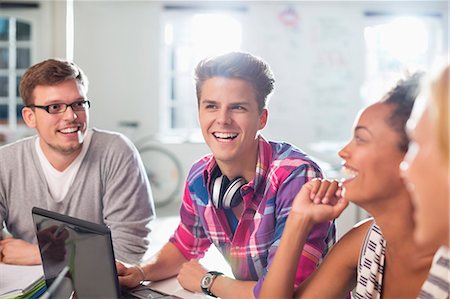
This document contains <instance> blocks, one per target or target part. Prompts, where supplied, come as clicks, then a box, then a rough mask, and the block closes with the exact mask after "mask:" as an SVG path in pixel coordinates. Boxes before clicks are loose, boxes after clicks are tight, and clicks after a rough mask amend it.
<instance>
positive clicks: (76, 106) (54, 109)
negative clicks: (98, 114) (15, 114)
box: [27, 100, 91, 114]
mask: <svg viewBox="0 0 450 299" xmlns="http://www.w3.org/2000/svg"><path fill="white" fill-rule="evenodd" d="M69 106H70V108H72V110H73V111H86V110H88V109H89V108H90V107H91V102H90V101H88V100H84V101H77V102H73V103H72V104H66V103H53V104H50V105H46V106H40V105H34V104H31V105H29V106H27V107H30V108H40V109H44V110H45V111H47V112H48V113H50V114H58V113H64V112H66V110H67V107H69Z"/></svg>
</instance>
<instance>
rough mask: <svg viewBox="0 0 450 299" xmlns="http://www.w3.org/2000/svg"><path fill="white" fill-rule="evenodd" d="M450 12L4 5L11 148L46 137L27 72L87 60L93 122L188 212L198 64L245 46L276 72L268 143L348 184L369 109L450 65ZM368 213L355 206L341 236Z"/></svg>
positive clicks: (164, 211) (364, 7) (2, 85)
mask: <svg viewBox="0 0 450 299" xmlns="http://www.w3.org/2000/svg"><path fill="white" fill-rule="evenodd" d="M448 15H449V3H448V1H130V0H128V1H73V0H67V1H18V0H15V1H13V0H10V1H6V0H0V143H3V144H4V143H8V142H12V141H14V140H16V139H18V138H21V137H24V136H27V135H31V134H34V132H33V131H30V130H29V129H27V127H26V126H25V125H24V123H23V121H22V119H21V112H20V111H21V108H22V104H21V99H20V97H19V94H18V88H17V87H18V83H19V81H20V77H21V75H22V74H23V73H24V71H25V70H26V68H28V67H29V66H30V65H32V64H34V63H37V62H39V61H41V60H44V59H46V58H50V57H61V58H68V59H71V60H74V61H75V62H76V63H77V64H78V65H79V66H80V67H81V68H82V69H83V70H84V71H85V73H86V74H87V75H88V77H89V81H90V86H89V93H88V97H89V99H90V100H91V102H92V108H91V111H90V113H91V125H92V126H94V127H97V128H101V129H107V130H114V131H120V132H122V133H124V134H126V135H127V136H128V137H129V138H130V139H131V140H133V141H135V142H136V143H137V145H138V148H139V149H140V150H141V152H142V153H143V159H144V163H145V164H146V166H147V167H148V171H149V173H151V182H152V186H153V188H154V192H155V197H157V198H156V200H157V201H158V200H160V201H161V204H158V206H159V207H158V211H157V213H158V215H159V216H160V217H165V216H174V215H177V212H178V207H179V204H180V202H181V189H182V188H180V187H181V185H183V181H184V178H185V176H186V174H187V172H188V170H189V167H190V165H191V163H193V162H194V161H195V160H196V159H198V158H199V157H200V156H202V155H203V154H205V153H207V152H208V148H207V146H206V145H205V144H204V142H203V139H202V136H201V133H200V130H199V128H198V122H197V104H196V97H195V88H194V84H193V79H192V74H193V68H194V66H195V65H196V64H197V63H198V61H199V60H200V59H202V58H204V57H206V56H210V55H217V54H220V53H223V52H227V51H233V50H240V51H247V52H251V53H253V54H254V55H257V56H260V57H262V58H263V59H264V60H265V61H266V62H268V64H269V65H270V66H271V68H272V70H273V72H274V74H275V78H276V84H275V91H274V93H273V94H272V96H271V100H270V102H269V122H268V125H267V127H266V128H265V129H264V130H263V135H264V136H265V137H266V138H269V139H274V140H282V141H287V142H290V143H293V144H295V145H296V146H298V147H300V148H301V149H303V150H304V151H306V152H307V153H309V154H310V155H312V156H313V157H315V158H316V159H317V160H319V161H320V164H321V165H322V167H323V169H324V171H325V173H326V175H327V176H328V177H330V178H339V176H340V174H339V166H340V162H341V161H340V159H339V157H338V156H337V152H338V150H339V149H340V148H341V147H342V146H343V145H345V143H346V142H347V141H348V140H349V138H350V136H351V128H352V124H353V121H354V119H355V117H356V115H357V113H358V111H359V110H360V109H361V108H362V107H364V106H366V105H368V104H370V103H372V102H374V101H376V100H378V99H379V98H380V96H381V95H383V94H384V93H385V92H386V91H387V90H388V89H389V88H390V87H391V86H392V85H393V84H394V83H395V82H396V81H397V80H398V79H399V78H401V77H402V76H404V74H405V73H406V72H411V71H415V70H418V69H428V68H430V67H431V66H432V65H433V64H434V63H435V62H436V60H437V59H438V58H442V57H443V59H444V60H446V61H448V57H449V56H448V53H449V32H448V31H449V22H448ZM168 156H169V157H168ZM168 163H172V166H171V168H170V169H167V168H169V167H167V165H168ZM152 180H153V181H152ZM365 216H366V215H365V213H363V212H362V211H360V210H359V209H357V208H355V207H354V206H350V207H349V208H348V209H347V210H346V211H345V213H344V215H343V216H341V218H340V219H339V220H338V229H339V235H341V234H342V233H344V232H345V231H346V230H348V229H349V228H350V227H351V226H353V225H354V223H356V222H357V221H359V220H360V219H362V218H364V217H365Z"/></svg>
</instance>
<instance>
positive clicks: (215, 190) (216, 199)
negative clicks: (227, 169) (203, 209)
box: [211, 175, 223, 209]
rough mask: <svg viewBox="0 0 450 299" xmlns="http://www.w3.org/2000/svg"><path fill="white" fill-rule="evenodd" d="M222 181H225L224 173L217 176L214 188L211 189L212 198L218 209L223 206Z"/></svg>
mask: <svg viewBox="0 0 450 299" xmlns="http://www.w3.org/2000/svg"><path fill="white" fill-rule="evenodd" d="M222 181H223V175H221V176H219V177H217V178H215V179H214V183H213V186H212V189H211V200H212V203H213V205H214V206H215V207H216V208H217V209H219V208H220V207H221V203H220V191H221V189H222Z"/></svg>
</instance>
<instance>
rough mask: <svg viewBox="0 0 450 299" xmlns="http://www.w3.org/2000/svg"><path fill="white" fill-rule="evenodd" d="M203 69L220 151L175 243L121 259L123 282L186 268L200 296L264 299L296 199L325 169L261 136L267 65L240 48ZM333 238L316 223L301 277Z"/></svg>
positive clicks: (209, 122) (195, 186)
mask: <svg viewBox="0 0 450 299" xmlns="http://www.w3.org/2000/svg"><path fill="white" fill-rule="evenodd" d="M195 75H196V89H197V99H198V111H199V121H200V126H201V130H202V133H203V137H204V139H205V141H206V143H207V145H208V146H209V148H210V149H211V152H212V153H211V154H209V155H206V156H205V157H203V158H201V159H200V160H198V161H197V162H196V163H194V165H193V166H192V168H191V170H190V172H189V175H188V177H187V181H186V187H185V191H184V196H183V201H182V206H181V211H180V217H181V221H180V224H179V226H178V228H177V229H176V231H175V233H174V234H173V236H172V237H171V238H170V240H169V242H168V243H167V244H166V245H165V246H164V247H163V248H162V249H161V250H160V251H159V252H158V253H157V254H156V255H155V256H154V258H152V259H151V260H150V261H148V262H146V263H143V264H142V265H140V266H135V267H130V268H126V267H125V266H124V265H123V264H121V263H118V264H117V268H118V273H119V282H120V283H121V284H122V285H125V286H129V287H132V286H136V285H137V284H138V283H139V281H141V280H151V281H152V280H153V281H155V280H160V279H164V278H167V277H170V276H173V275H177V274H178V281H179V282H180V284H181V285H182V286H183V287H184V288H186V289H188V290H190V291H193V292H202V291H203V292H204V293H205V294H208V295H210V296H217V297H221V298H252V297H257V296H258V294H259V289H260V287H261V284H262V281H263V280H264V277H265V275H266V272H267V268H268V266H269V265H270V263H271V260H272V257H273V256H274V254H275V252H276V250H277V247H278V243H279V240H280V237H281V234H282V232H283V229H284V226H285V222H286V218H287V215H288V213H289V211H290V209H291V204H292V200H293V199H294V197H295V195H296V194H297V192H298V191H299V190H300V188H301V186H302V185H303V184H305V183H306V182H308V181H310V180H311V179H313V178H316V177H321V171H320V169H319V167H318V166H317V165H316V164H315V163H314V162H313V161H311V159H310V158H308V157H307V156H306V155H305V154H304V153H303V152H301V151H300V150H299V149H297V148H295V147H293V146H292V145H289V144H287V143H278V142H269V141H267V140H266V139H264V138H263V137H262V136H261V134H260V130H262V129H263V128H264V127H265V126H266V124H267V118H268V111H267V107H266V104H267V98H268V96H269V94H270V93H271V92H272V90H273V84H274V79H273V75H272V73H271V71H270V69H269V66H268V65H267V64H266V63H265V62H263V61H262V60H261V59H259V58H257V57H255V56H253V55H250V54H248V53H241V52H233V53H229V54H225V55H222V56H217V57H214V58H211V59H205V60H203V61H201V62H200V63H199V65H198V66H197V68H196V70H195ZM333 241H334V225H333V224H332V223H330V222H327V223H321V224H318V225H316V226H315V227H314V229H313V230H312V232H311V234H310V235H309V237H308V240H307V246H305V250H304V251H303V254H302V258H301V259H300V263H299V265H298V272H297V278H296V281H297V283H299V282H300V281H302V280H304V279H305V278H306V277H307V276H308V275H309V274H311V273H312V272H313V271H314V269H315V268H316V267H317V264H318V263H319V262H320V260H321V258H322V257H323V255H324V254H325V253H326V252H327V250H328V247H329V246H330V245H331V244H332V243H333ZM211 244H214V245H215V246H216V247H217V248H218V250H219V251H220V252H221V253H222V254H223V256H224V257H225V259H226V260H227V261H228V262H229V264H230V266H231V269H232V271H233V274H234V278H230V277H226V276H224V275H223V274H222V273H220V272H218V271H208V270H207V269H205V268H204V267H203V266H202V265H200V263H199V262H198V261H197V260H198V259H199V258H201V257H203V255H204V253H205V251H206V250H207V249H208V248H209V247H210V245H211ZM215 270H217V269H215Z"/></svg>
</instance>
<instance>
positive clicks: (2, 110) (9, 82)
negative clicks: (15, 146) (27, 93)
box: [0, 17, 32, 129]
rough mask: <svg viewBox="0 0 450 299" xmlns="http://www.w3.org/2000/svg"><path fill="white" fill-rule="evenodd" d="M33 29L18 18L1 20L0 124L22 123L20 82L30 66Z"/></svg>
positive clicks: (9, 125) (12, 126) (13, 126)
mask: <svg viewBox="0 0 450 299" xmlns="http://www.w3.org/2000/svg"><path fill="white" fill-rule="evenodd" d="M31 30H32V26H31V24H30V23H29V22H27V21H23V20H20V19H17V18H15V17H0V125H5V124H7V125H8V127H9V128H10V129H15V128H16V126H17V123H18V122H21V120H22V117H21V110H22V107H23V105H22V104H21V100H20V95H19V82H20V78H21V76H22V75H23V73H24V72H25V70H26V69H27V68H28V67H29V66H30V64H31V51H32V47H31V35H32V32H31Z"/></svg>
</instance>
